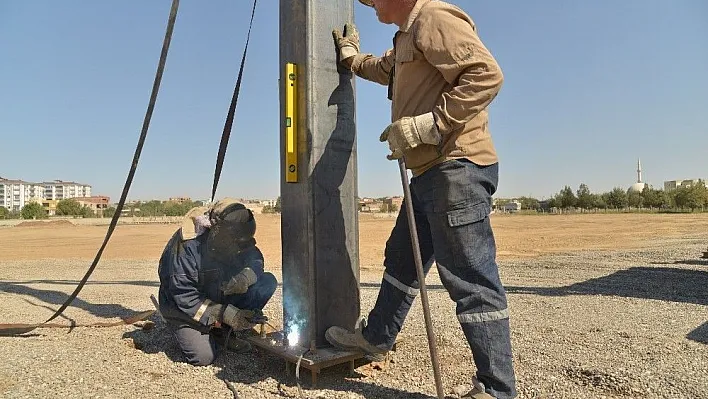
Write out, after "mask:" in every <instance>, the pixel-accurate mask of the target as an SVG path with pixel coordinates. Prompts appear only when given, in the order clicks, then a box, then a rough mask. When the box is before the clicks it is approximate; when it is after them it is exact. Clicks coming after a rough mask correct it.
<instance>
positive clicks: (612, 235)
mask: <svg viewBox="0 0 708 399" xmlns="http://www.w3.org/2000/svg"><path fill="white" fill-rule="evenodd" d="M257 221H258V231H257V234H256V239H257V241H258V245H259V247H260V248H261V250H262V251H263V253H264V255H265V256H266V263H267V264H271V265H275V266H278V267H279V266H280V261H281V257H282V255H281V251H280V216H278V215H268V214H265V215H258V219H257ZM492 221H493V225H494V231H495V234H496V236H497V246H498V252H497V254H498V257H499V259H500V260H506V259H516V258H527V257H536V256H539V255H543V254H552V253H561V252H568V251H577V250H588V249H600V250H609V249H614V250H618V249H637V248H646V247H647V246H649V245H651V243H653V241H654V240H655V239H657V238H668V239H670V238H681V237H691V236H694V235H696V234H703V233H706V232H708V214H702V215H701V214H697V215H643V214H618V215H615V214H610V215H608V214H598V215H554V216H516V215H494V216H493V217H492ZM394 222H395V219H394V218H379V217H374V216H372V215H367V214H364V215H363V216H362V217H361V218H360V221H359V252H360V264H361V266H362V267H363V268H379V267H380V265H381V262H382V260H383V250H384V245H385V243H386V239H387V238H388V234H389V233H390V232H391V228H392V227H393V224H394ZM35 223H42V225H37V224H35V225H31V226H29V227H24V226H17V227H15V228H2V229H0V254H2V259H13V260H32V259H68V258H72V259H87V260H90V259H93V257H94V256H95V254H96V251H97V249H98V248H99V246H100V245H101V242H102V241H103V237H104V235H105V233H106V226H74V225H67V223H68V222H66V221H62V223H56V224H55V223H47V222H35ZM176 228H177V226H176V225H168V224H156V225H127V226H124V225H120V226H118V227H117V228H116V230H115V233H114V234H113V237H112V239H111V241H110V243H109V245H108V247H107V248H106V251H105V252H104V254H103V259H133V260H146V259H155V260H157V259H158V258H159V257H160V254H161V252H162V249H163V246H164V244H165V243H166V242H167V240H168V239H169V238H170V236H171V235H172V234H173V233H174V231H175V229H176Z"/></svg>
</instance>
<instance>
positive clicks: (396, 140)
mask: <svg viewBox="0 0 708 399" xmlns="http://www.w3.org/2000/svg"><path fill="white" fill-rule="evenodd" d="M440 140H441V136H440V132H439V131H438V126H437V125H436V124H435V117H434V116H433V113H432V112H428V113H426V114H423V115H418V116H404V117H403V118H401V119H399V120H397V121H395V122H393V123H392V124H390V125H388V127H387V128H386V129H385V130H384V131H383V133H381V136H380V137H379V141H381V142H384V141H388V148H389V149H390V150H391V154H390V155H387V156H386V158H388V159H389V160H393V159H399V158H402V157H403V152H404V151H405V150H408V149H410V148H415V147H417V146H419V145H421V144H430V145H438V144H440Z"/></svg>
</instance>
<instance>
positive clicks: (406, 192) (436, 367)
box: [398, 158, 445, 399]
mask: <svg viewBox="0 0 708 399" xmlns="http://www.w3.org/2000/svg"><path fill="white" fill-rule="evenodd" d="M398 168H399V170H400V172H401V184H402V185H403V202H405V204H406V214H407V215H408V229H409V230H410V233H411V244H412V245H413V258H414V260H415V271H416V273H417V274H418V283H419V284H420V300H421V303H422V305H423V317H424V318H425V330H426V332H427V333H428V346H429V347H430V361H431V363H432V364H433V376H434V377H435V389H436V390H437V394H438V398H439V399H444V398H445V393H444V392H443V386H442V379H441V378H440V363H439V362H438V349H437V346H436V344H435V333H434V332H433V323H432V320H431V319H430V305H429V303H428V290H427V289H426V287H425V273H424V272H423V260H422V259H421V256H420V243H419V241H418V229H417V228H416V224H415V214H414V213H413V200H412V199H411V189H410V186H409V185H408V184H409V183H408V172H407V171H406V163H405V161H404V160H403V158H400V159H399V160H398Z"/></svg>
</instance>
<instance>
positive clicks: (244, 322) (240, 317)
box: [221, 305, 256, 331]
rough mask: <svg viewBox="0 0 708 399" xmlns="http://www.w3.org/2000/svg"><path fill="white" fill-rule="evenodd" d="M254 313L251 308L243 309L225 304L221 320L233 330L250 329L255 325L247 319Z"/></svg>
mask: <svg viewBox="0 0 708 399" xmlns="http://www.w3.org/2000/svg"><path fill="white" fill-rule="evenodd" d="M254 315H255V313H254V312H253V311H252V310H244V309H239V308H237V307H236V306H234V305H226V309H224V315H223V316H222V318H221V321H222V323H224V324H226V325H228V326H230V327H231V328H233V329H234V331H243V330H250V329H251V328H253V327H255V326H256V325H255V324H253V323H251V322H250V321H249V320H250V319H251V318H253V316H254Z"/></svg>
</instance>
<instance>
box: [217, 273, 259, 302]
mask: <svg viewBox="0 0 708 399" xmlns="http://www.w3.org/2000/svg"><path fill="white" fill-rule="evenodd" d="M257 279H258V277H257V276H256V273H255V272H254V271H253V270H251V268H250V267H247V268H245V269H243V270H241V272H240V273H239V274H237V275H235V276H233V277H232V278H231V280H229V281H226V282H224V283H222V284H221V291H223V292H224V295H233V294H245V293H246V291H248V287H250V286H252V285H253V284H255V283H256V280H257Z"/></svg>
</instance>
